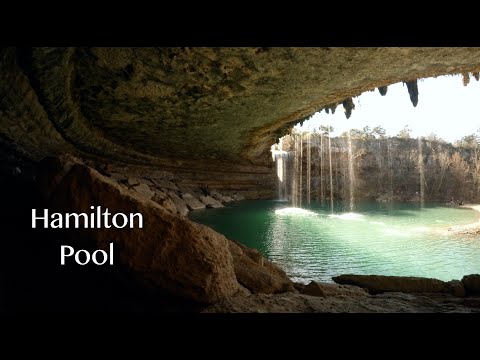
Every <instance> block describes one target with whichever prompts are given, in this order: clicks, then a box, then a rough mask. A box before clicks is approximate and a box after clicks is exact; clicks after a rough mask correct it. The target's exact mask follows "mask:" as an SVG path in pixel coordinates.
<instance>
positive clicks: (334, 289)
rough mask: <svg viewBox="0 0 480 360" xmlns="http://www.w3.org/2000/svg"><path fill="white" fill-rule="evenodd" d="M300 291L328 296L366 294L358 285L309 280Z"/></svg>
mask: <svg viewBox="0 0 480 360" xmlns="http://www.w3.org/2000/svg"><path fill="white" fill-rule="evenodd" d="M300 292H301V293H302V294H304V295H310V296H319V297H330V296H349V297H352V298H353V297H357V296H367V295H368V291H367V290H366V289H362V288H360V287H358V286H352V285H337V284H326V283H318V282H315V281H311V282H310V283H309V284H308V285H306V286H305V287H303V288H302V289H301V290H300Z"/></svg>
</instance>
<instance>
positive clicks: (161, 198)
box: [152, 191, 188, 215]
mask: <svg viewBox="0 0 480 360" xmlns="http://www.w3.org/2000/svg"><path fill="white" fill-rule="evenodd" d="M152 200H153V201H155V202H156V203H157V204H158V205H160V206H161V207H163V208H164V209H165V210H167V211H170V212H171V213H173V214H176V213H177V212H178V211H177V207H176V206H175V204H174V203H173V201H172V200H170V198H169V197H168V196H167V195H166V194H165V193H163V192H161V191H155V195H154V196H153V199H152ZM187 212H188V210H187ZM182 215H183V214H182Z"/></svg>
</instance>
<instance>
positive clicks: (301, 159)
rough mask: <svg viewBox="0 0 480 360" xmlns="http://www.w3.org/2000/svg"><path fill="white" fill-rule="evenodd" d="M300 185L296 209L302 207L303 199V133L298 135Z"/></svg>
mask: <svg viewBox="0 0 480 360" xmlns="http://www.w3.org/2000/svg"><path fill="white" fill-rule="evenodd" d="M299 181H300V183H299V186H298V188H299V190H298V207H300V208H301V207H302V197H303V189H302V185H303V133H300V180H299Z"/></svg>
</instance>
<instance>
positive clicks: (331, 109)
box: [329, 104, 337, 114]
mask: <svg viewBox="0 0 480 360" xmlns="http://www.w3.org/2000/svg"><path fill="white" fill-rule="evenodd" d="M329 107H330V111H331V112H332V114H335V110H336V109H337V104H331V105H330V106H329Z"/></svg>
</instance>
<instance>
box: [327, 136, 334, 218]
mask: <svg viewBox="0 0 480 360" xmlns="http://www.w3.org/2000/svg"><path fill="white" fill-rule="evenodd" d="M328 163H329V167H330V208H331V210H332V213H333V175H332V140H331V137H330V132H328Z"/></svg>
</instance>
